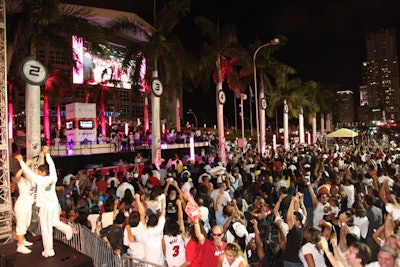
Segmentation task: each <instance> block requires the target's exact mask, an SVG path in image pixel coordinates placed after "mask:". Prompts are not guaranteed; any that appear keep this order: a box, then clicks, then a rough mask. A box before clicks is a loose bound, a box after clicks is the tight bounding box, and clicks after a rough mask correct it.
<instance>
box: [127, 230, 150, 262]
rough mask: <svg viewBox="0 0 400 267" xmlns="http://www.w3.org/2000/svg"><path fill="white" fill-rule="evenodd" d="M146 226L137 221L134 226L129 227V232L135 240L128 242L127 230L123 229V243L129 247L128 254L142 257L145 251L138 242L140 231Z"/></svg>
mask: <svg viewBox="0 0 400 267" xmlns="http://www.w3.org/2000/svg"><path fill="white" fill-rule="evenodd" d="M145 228H146V226H144V225H143V224H141V223H139V224H138V226H136V227H131V233H132V235H134V236H135V242H130V241H129V238H128V232H127V230H126V229H124V245H125V246H127V247H128V248H129V250H128V254H129V255H130V256H132V257H133V258H136V259H144V257H145V256H146V255H145V251H144V245H143V243H142V242H140V233H141V232H142V231H143V230H144V229H145Z"/></svg>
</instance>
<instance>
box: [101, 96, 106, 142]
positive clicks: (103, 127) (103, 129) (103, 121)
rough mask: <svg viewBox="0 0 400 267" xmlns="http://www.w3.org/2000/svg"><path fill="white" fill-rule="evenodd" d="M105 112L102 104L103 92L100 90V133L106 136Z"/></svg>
mask: <svg viewBox="0 0 400 267" xmlns="http://www.w3.org/2000/svg"><path fill="white" fill-rule="evenodd" d="M105 112H106V108H105V104H104V94H103V91H102V92H101V100H100V121H101V135H102V136H107V122H106V117H105V115H104V113H105Z"/></svg>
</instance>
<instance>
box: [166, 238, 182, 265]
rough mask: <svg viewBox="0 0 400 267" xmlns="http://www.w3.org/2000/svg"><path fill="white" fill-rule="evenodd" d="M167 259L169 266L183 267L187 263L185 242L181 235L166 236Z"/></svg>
mask: <svg viewBox="0 0 400 267" xmlns="http://www.w3.org/2000/svg"><path fill="white" fill-rule="evenodd" d="M164 242H165V259H166V260H167V264H168V266H181V265H182V264H183V263H185V261H186V256H185V241H184V240H183V238H182V236H181V235H178V236H169V235H164Z"/></svg>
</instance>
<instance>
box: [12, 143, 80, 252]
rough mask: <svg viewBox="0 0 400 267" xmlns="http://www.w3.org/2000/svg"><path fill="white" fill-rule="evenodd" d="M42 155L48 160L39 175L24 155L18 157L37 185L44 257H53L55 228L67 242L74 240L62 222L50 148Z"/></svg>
mask: <svg viewBox="0 0 400 267" xmlns="http://www.w3.org/2000/svg"><path fill="white" fill-rule="evenodd" d="M42 153H43V155H44V156H45V158H46V162H47V164H48V165H47V164H42V165H40V166H39V167H38V169H37V171H38V173H35V172H34V171H32V170H31V169H30V168H29V167H28V166H27V165H26V163H25V162H24V160H23V158H22V155H16V156H15V158H16V159H17V160H18V162H19V164H20V166H21V168H22V170H23V171H24V172H25V173H26V175H27V176H29V177H30V178H31V179H32V181H34V182H35V183H36V185H37V198H36V205H37V206H38V207H39V208H40V211H39V218H40V227H41V230H42V239H43V248H44V250H43V252H42V255H43V256H44V257H46V258H47V257H53V256H54V255H55V252H54V249H53V227H55V228H57V229H58V230H60V231H61V232H63V233H64V234H65V235H66V238H67V240H70V239H71V238H72V234H73V231H72V228H71V226H69V225H67V224H65V223H63V222H61V221H60V204H59V202H58V198H57V194H56V190H55V186H56V182H57V171H56V167H55V165H54V162H53V159H52V158H51V156H50V153H49V147H48V146H44V147H43V148H42Z"/></svg>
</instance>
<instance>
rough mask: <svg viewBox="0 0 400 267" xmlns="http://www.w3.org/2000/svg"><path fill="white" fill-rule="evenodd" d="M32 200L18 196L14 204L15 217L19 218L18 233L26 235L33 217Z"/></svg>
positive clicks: (16, 230)
mask: <svg viewBox="0 0 400 267" xmlns="http://www.w3.org/2000/svg"><path fill="white" fill-rule="evenodd" d="M32 204H33V203H32V200H30V199H28V200H25V199H21V198H18V199H17V201H16V202H15V205H14V211H15V217H16V218H17V227H16V229H15V232H16V234H17V235H25V234H26V230H28V227H29V225H31V219H32Z"/></svg>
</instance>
